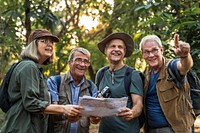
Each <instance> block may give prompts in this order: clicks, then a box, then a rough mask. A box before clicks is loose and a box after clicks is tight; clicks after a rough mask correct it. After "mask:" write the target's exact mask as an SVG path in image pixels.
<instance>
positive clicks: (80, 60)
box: [68, 51, 90, 80]
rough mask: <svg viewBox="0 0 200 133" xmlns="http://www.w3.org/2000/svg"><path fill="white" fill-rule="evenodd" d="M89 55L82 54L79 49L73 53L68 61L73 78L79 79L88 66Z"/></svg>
mask: <svg viewBox="0 0 200 133" xmlns="http://www.w3.org/2000/svg"><path fill="white" fill-rule="evenodd" d="M89 58H90V55H87V54H83V53H82V52H80V51H76V52H75V53H74V54H73V58H72V59H71V60H70V61H69V62H68V64H69V67H70V73H71V75H72V77H73V79H74V80H81V79H82V78H83V76H84V74H85V72H86V71H87V69H88V67H89V66H90V61H89Z"/></svg>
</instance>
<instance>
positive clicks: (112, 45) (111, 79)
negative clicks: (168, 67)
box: [93, 33, 143, 133]
mask: <svg viewBox="0 0 200 133" xmlns="http://www.w3.org/2000/svg"><path fill="white" fill-rule="evenodd" d="M98 48H99V50H100V51H101V52H102V53H103V54H105V55H106V57H107V59H108V62H109V68H108V69H107V70H105V72H104V75H103V77H102V79H99V75H100V73H101V70H102V69H100V70H99V71H98V72H97V75H96V81H95V82H96V83H97V82H98V80H100V81H101V82H100V83H99V86H98V89H99V90H100V91H101V90H102V89H103V88H105V87H106V86H108V87H109V88H110V91H111V98H121V97H127V96H128V94H127V93H126V90H125V87H124V76H125V74H126V69H127V68H128V67H129V66H127V65H126V64H125V63H124V58H125V57H129V56H131V54H132V52H133V49H134V43H133V40H132V38H131V37H130V36H129V35H128V34H126V33H113V34H111V35H109V36H107V37H106V38H105V39H103V40H102V41H101V42H100V43H98ZM131 74H132V75H131V84H130V94H131V95H130V96H128V102H127V107H126V108H123V109H121V110H120V112H119V113H118V114H117V115H116V116H110V117H103V118H102V119H101V121H100V125H99V133H110V132H114V133H130V132H131V133H139V132H140V127H139V121H138V119H137V117H138V116H139V115H140V114H141V111H142V108H143V104H142V96H143V82H142V79H141V78H140V75H139V71H133V72H132V73H131ZM128 93H129V92H128ZM95 120H96V121H95ZM93 122H94V123H97V122H98V119H95V118H93Z"/></svg>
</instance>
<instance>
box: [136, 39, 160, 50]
mask: <svg viewBox="0 0 200 133" xmlns="http://www.w3.org/2000/svg"><path fill="white" fill-rule="evenodd" d="M147 41H155V42H156V43H157V44H158V46H159V47H162V42H161V40H160V38H159V37H158V36H156V35H147V36H145V37H143V38H142V40H141V42H140V50H142V46H143V45H144V43H146V42H147Z"/></svg>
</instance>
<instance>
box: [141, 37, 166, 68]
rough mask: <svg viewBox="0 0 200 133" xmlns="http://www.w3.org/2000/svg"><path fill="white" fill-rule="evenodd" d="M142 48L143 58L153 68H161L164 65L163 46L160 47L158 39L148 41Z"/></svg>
mask: <svg viewBox="0 0 200 133" xmlns="http://www.w3.org/2000/svg"><path fill="white" fill-rule="evenodd" d="M141 49H142V56H143V58H144V59H145V61H146V63H147V64H149V65H150V66H151V67H152V68H153V69H159V68H160V67H161V66H162V54H163V48H161V47H159V45H158V43H157V42H156V41H154V40H149V41H146V42H145V43H144V44H143V45H142V47H141Z"/></svg>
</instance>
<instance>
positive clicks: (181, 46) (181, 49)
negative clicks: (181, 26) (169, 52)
mask: <svg viewBox="0 0 200 133" xmlns="http://www.w3.org/2000/svg"><path fill="white" fill-rule="evenodd" d="M174 44H175V53H176V55H178V56H179V57H180V58H185V57H188V54H189V53H190V45H189V43H186V42H183V41H179V35H178V34H175V35H174Z"/></svg>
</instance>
